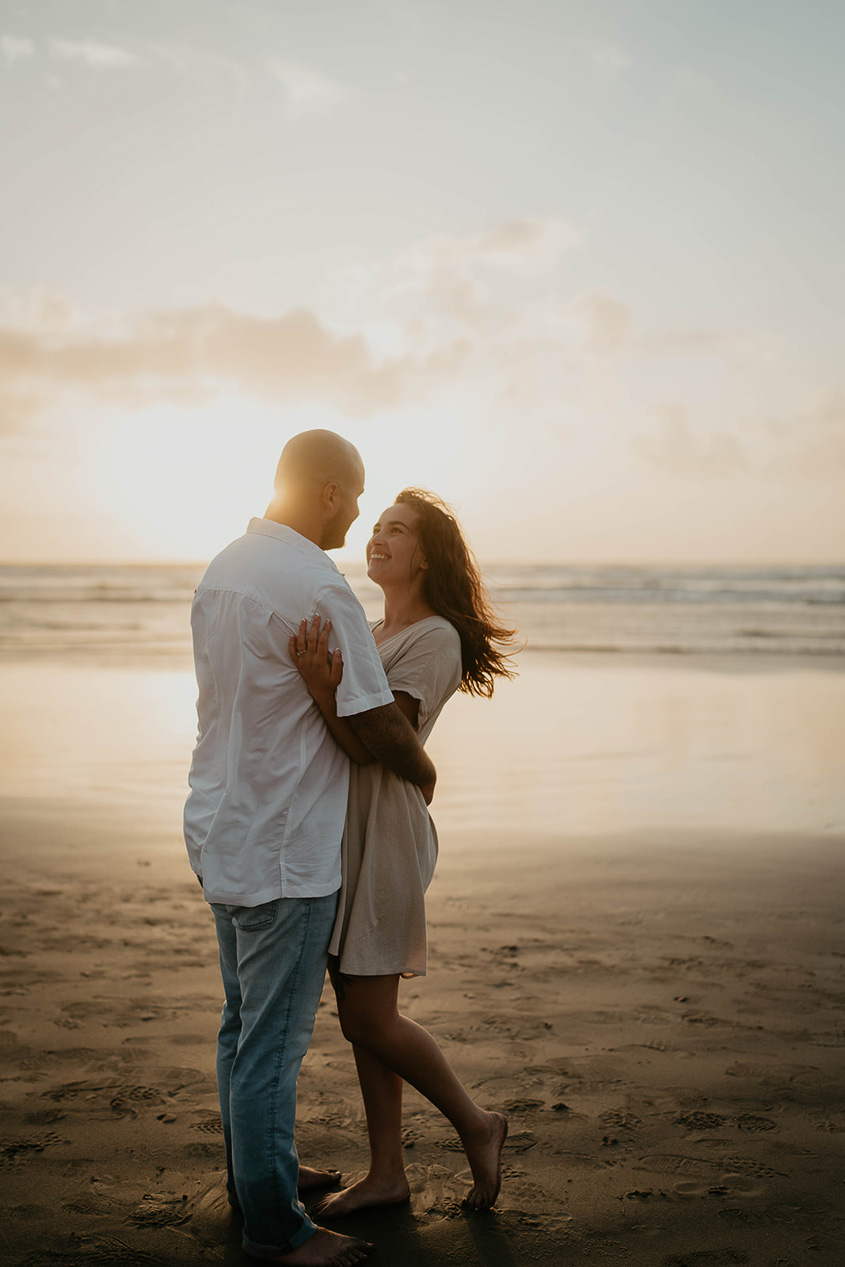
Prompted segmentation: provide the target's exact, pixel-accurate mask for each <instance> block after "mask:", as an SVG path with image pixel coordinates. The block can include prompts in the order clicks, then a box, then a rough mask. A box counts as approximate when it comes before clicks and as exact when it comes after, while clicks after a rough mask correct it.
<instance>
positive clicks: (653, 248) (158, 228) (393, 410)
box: [0, 0, 845, 564]
mask: <svg viewBox="0 0 845 1267" xmlns="http://www.w3.org/2000/svg"><path fill="white" fill-rule="evenodd" d="M843 64H845V5H843V4H842V3H841V0H813V3H811V4H807V3H806V2H805V0H144V2H143V3H139V2H138V0H34V2H33V0H26V2H25V3H17V2H15V0H0V83H2V92H3V101H4V109H3V110H2V112H0V184H1V185H2V205H3V208H4V211H3V232H2V235H0V561H4V562H34V561H45V562H47V561H50V562H52V561H97V560H104V561H105V560H109V561H111V560H124V559H125V560H159V559H161V560H168V559H173V560H189V559H190V560H201V559H204V558H207V557H209V556H211V555H212V554H214V553H215V552H216V551H217V550H218V549H220V548H221V547H222V546H223V545H225V544H226V543H227V542H228V541H229V540H230V539H232V538H233V537H235V536H238V535H240V533H241V532H243V530H244V529H245V526H246V523H247V521H248V520H249V518H250V516H252V515H254V514H259V515H260V514H262V513H263V511H264V508H265V507H266V504H267V501H268V499H269V495H270V492H271V484H272V475H273V471H274V469H275V464H276V461H277V459H278V455H279V452H280V451H281V448H282V445H283V444H284V442H285V440H286V439H287V438H288V437H289V436H290V435H292V434H294V433H295V432H297V431H301V430H304V429H306V428H308V427H329V428H331V429H332V430H335V431H338V432H340V433H341V434H343V435H345V436H347V437H348V438H349V439H351V440H352V441H353V442H354V443H355V444H356V445H357V446H358V448H359V449H360V452H361V454H362V456H363V459H364V463H365V466H366V469H367V487H366V491H365V494H364V496H363V498H362V499H361V519H360V520H359V522H358V523H357V524H356V525H355V526H354V527H353V529H352V531H351V532H350V535H349V539H348V546H347V553H349V554H351V555H357V554H360V553H361V552H362V550H363V543H364V541H365V540H366V536H367V532H368V529H369V526H370V525H371V524H372V522H373V521H374V520H375V519H376V518H377V517H378V515H379V514H380V512H381V510H382V509H383V508H384V507H385V506H387V505H389V504H390V503H391V502H392V500H393V497H394V495H395V493H396V492H398V490H399V489H401V488H402V487H404V486H406V485H409V484H411V485H422V486H425V487H428V488H431V489H433V490H434V491H435V492H437V493H439V494H440V495H441V496H442V497H444V498H445V499H446V500H447V501H448V502H450V503H451V504H452V505H453V506H454V507H455V508H456V509H457V511H458V514H459V516H460V518H461V520H462V522H463V523H464V526H465V528H466V530H467V533H468V535H469V537H470V539H471V541H472V543H473V545H474V547H475V550H476V552H477V554H478V555H479V557H480V558H481V559H482V561H487V560H534V559H538V560H545V561H561V562H579V561H584V562H605V561H606V562H631V563H636V562H661V561H666V562H703V563H706V562H726V563H732V562H735V563H758V562H786V563H799V564H803V563H806V564H812V563H830V562H841V561H843V557H845V548H844V547H845V356H843V349H845V337H843V336H845V251H843V245H842V225H843V224H845V155H843V138H845V86H844V85H845V80H843V76H842V71H841V68H842V65H843Z"/></svg>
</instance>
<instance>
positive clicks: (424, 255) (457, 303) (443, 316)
mask: <svg viewBox="0 0 845 1267" xmlns="http://www.w3.org/2000/svg"><path fill="white" fill-rule="evenodd" d="M577 242H578V236H577V234H576V233H575V232H574V230H573V229H572V228H570V226H569V225H568V224H566V222H565V221H563V220H559V219H556V218H553V217H542V216H522V217H518V218H514V219H510V220H505V221H502V222H501V223H499V224H494V225H492V226H491V227H489V228H486V229H483V230H481V231H480V232H476V233H466V234H436V235H433V236H431V237H427V238H424V239H422V240H421V241H418V242H414V243H411V244H410V245H409V246H407V247H405V248H404V249H403V250H401V251H398V252H397V253H396V254H395V255H393V256H392V257H391V258H390V259H389V260H387V261H385V262H383V263H379V264H378V265H375V266H374V267H372V268H371V269H369V270H358V271H357V272H356V276H355V283H356V285H355V290H356V294H355V297H354V303H355V305H356V306H357V307H359V308H360V306H361V305H362V304H364V303H366V302H367V300H368V299H369V300H370V302H371V304H372V307H373V309H374V310H375V311H377V312H378V313H379V314H381V317H382V318H383V317H384V316H385V314H389V316H390V317H391V318H392V320H393V322H394V323H395V327H396V328H397V329H398V328H399V327H400V326H401V327H402V328H404V330H405V333H406V336H407V337H408V339H410V340H411V341H412V342H413V343H415V344H417V345H419V344H420V343H422V344H423V345H425V344H427V343H428V344H437V343H438V341H443V340H446V341H449V340H451V339H453V338H455V337H458V336H459V337H471V338H481V337H489V336H490V334H491V332H492V331H493V330H494V329H496V328H497V327H498V326H499V325H500V324H501V322H502V321H503V320H507V319H508V314H509V313H510V312H512V311H514V310H515V307H516V306H517V305H518V304H520V303H523V302H524V300H525V297H526V296H525V291H526V288H527V287H529V286H533V287H536V285H537V283H538V282H539V283H541V284H542V285H543V286H548V285H549V284H550V283H551V282H552V281H553V279H554V277H555V272H556V269H557V267H558V265H559V263H560V260H561V257H562V256H563V254H564V252H565V251H567V250H569V249H570V248H571V247H573V246H574V245H575V244H576V243H577Z"/></svg>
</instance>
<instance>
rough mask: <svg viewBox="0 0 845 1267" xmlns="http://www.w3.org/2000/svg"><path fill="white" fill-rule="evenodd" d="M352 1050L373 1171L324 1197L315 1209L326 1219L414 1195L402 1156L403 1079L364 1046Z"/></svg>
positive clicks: (394, 1203) (391, 1202)
mask: <svg viewBox="0 0 845 1267" xmlns="http://www.w3.org/2000/svg"><path fill="white" fill-rule="evenodd" d="M352 1051H353V1053H354V1056H355V1065H356V1067H357V1070H358V1082H359V1083H360V1086H361V1096H362V1098H363V1100H364V1111H365V1113H366V1115H367V1134H368V1135H369V1139H370V1169H369V1171H368V1173H367V1174H366V1175H365V1176H364V1178H363V1179H359V1180H358V1182H357V1183H353V1184H350V1185H349V1187H348V1188H344V1189H343V1190H342V1191H341V1192H333V1193H330V1194H329V1195H327V1196H325V1197H324V1198H323V1200H322V1201H321V1202H320V1204H319V1205H318V1206H317V1209H316V1210H315V1213H318V1212H319V1214H320V1215H321V1216H323V1217H331V1218H339V1217H340V1216H341V1215H344V1214H352V1213H353V1211H355V1210H364V1209H366V1208H367V1206H373V1205H401V1204H402V1203H403V1202H405V1201H407V1200H408V1197H409V1196H410V1195H411V1189H410V1188H409V1187H408V1180H407V1179H406V1178H405V1159H404V1156H403V1154H402V1079H401V1078H400V1077H399V1076H398V1075H397V1074H395V1073H394V1072H393V1070H392V1069H389V1068H388V1067H387V1065H385V1064H383V1063H382V1062H381V1061H380V1060H379V1059H378V1058H377V1057H376V1056H371V1055H370V1053H369V1052H368V1051H365V1050H364V1049H363V1047H356V1046H355V1045H354V1044H353V1046H352Z"/></svg>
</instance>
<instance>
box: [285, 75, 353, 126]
mask: <svg viewBox="0 0 845 1267" xmlns="http://www.w3.org/2000/svg"><path fill="white" fill-rule="evenodd" d="M270 73H271V75H272V76H273V78H274V79H276V80H277V81H278V82H279V83H280V84H281V85H282V87H283V89H284V91H285V100H286V108H287V113H288V116H289V117H290V118H292V119H299V118H302V117H303V116H304V115H309V114H329V113H330V112H331V111H332V110H334V109H336V108H337V107H338V106H339V105H341V104H342V103H343V102H344V101H346V100H347V99H348V97H349V95H350V94H349V89H348V88H347V87H346V86H345V85H344V84H341V83H338V81H337V80H334V79H329V78H328V76H327V75H322V74H320V73H319V72H318V71H315V70H311V69H310V68H309V67H307V66H299V65H295V64H294V63H293V62H284V61H272V62H271V63H270Z"/></svg>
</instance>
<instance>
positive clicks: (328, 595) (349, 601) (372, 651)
mask: <svg viewBox="0 0 845 1267" xmlns="http://www.w3.org/2000/svg"><path fill="white" fill-rule="evenodd" d="M315 610H316V613H317V615H318V616H320V617H321V619H322V620H326V619H328V620H330V621H331V622H332V628H331V633H330V634H329V651H334V650H335V649H336V648H337V647H339V648H340V652H341V655H342V657H343V677H342V678H341V682H340V686H339V687H338V688H337V696H336V698H337V715H338V717H352V716H354V715H355V713H366V712H367V711H368V710H369V709H371V708H379V707H381V706H382V705H384V704H392V703H393V692H392V691H391V689H390V687H389V686H388V684H387V678H386V677H385V673H384V668H383V667H382V663H381V657H380V656H379V653H378V650H377V648H376V644H375V642H374V640H373V635H372V633H371V631H370V626H369V625H368V624H367V618H366V616H365V615H364V609H363V607H362V606H361V604H360V603H359V602H358V599H357V598H356V597H355V595H354V594H353V593H352V590H351V589H350V588H349V586H348V585H347V584H346V582H345V581H344V580H343V579H342V578H339V579H338V582H337V584H333V585H331V586H326V587H325V588H324V589H322V590H321V591H320V594H319V597H318V599H317V603H316V607H315Z"/></svg>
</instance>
